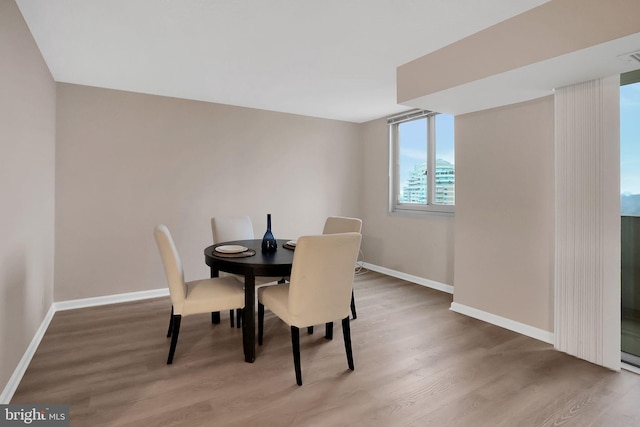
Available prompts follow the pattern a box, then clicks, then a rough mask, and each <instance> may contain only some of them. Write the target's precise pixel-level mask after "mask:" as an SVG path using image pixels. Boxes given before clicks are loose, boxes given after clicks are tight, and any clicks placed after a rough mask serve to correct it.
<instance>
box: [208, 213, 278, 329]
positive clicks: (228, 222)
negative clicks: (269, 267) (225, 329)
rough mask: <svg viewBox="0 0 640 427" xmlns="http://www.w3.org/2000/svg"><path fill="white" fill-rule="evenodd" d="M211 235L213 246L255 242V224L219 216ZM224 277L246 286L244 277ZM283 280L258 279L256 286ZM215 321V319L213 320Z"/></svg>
mask: <svg viewBox="0 0 640 427" xmlns="http://www.w3.org/2000/svg"><path fill="white" fill-rule="evenodd" d="M211 234H212V236H213V244H217V243H223V242H231V241H234V240H253V239H254V238H255V237H254V234H253V224H252V222H251V218H250V217H249V216H247V215H241V216H217V217H213V218H211ZM220 274H221V275H223V276H232V277H234V278H236V279H237V280H238V281H240V282H241V283H242V284H244V276H242V275H238V274H231V273H224V272H223V273H220ZM279 279H281V278H275V277H256V286H262V285H266V284H269V283H272V282H276V281H278V280H279ZM237 318H238V321H237V325H238V328H239V327H241V326H242V310H239V311H237ZM212 319H213V318H212ZM229 319H230V322H231V327H232V328H233V324H234V321H233V311H231V312H230V313H229Z"/></svg>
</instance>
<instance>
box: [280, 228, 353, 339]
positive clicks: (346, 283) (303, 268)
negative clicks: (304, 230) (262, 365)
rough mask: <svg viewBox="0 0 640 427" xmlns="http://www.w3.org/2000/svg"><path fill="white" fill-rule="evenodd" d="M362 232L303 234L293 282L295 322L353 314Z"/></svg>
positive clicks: (322, 320)
mask: <svg viewBox="0 0 640 427" xmlns="http://www.w3.org/2000/svg"><path fill="white" fill-rule="evenodd" d="M361 239H362V235H361V234H360V233H342V234H327V235H320V236H302V237H300V238H298V243H297V245H296V251H295V253H294V256H293V267H292V270H291V280H290V284H289V313H290V315H291V320H292V325H293V326H298V327H305V326H311V325H318V324H321V323H327V322H332V321H334V320H338V319H344V318H345V317H347V316H349V313H350V310H351V308H350V303H351V290H352V286H353V276H354V272H355V265H356V261H357V258H358V251H359V249H360V240H361Z"/></svg>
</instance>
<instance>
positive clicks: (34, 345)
mask: <svg viewBox="0 0 640 427" xmlns="http://www.w3.org/2000/svg"><path fill="white" fill-rule="evenodd" d="M168 295H169V288H164V289H153V290H150V291H140V292H129V293H126V294H115V295H105V296H102V297H94V298H82V299H76V300H69V301H61V302H54V303H53V304H51V307H49V311H48V312H47V314H46V315H45V317H44V319H43V320H42V323H40V327H39V328H38V330H37V331H36V333H35V335H34V337H33V339H32V340H31V343H30V344H29V347H27V350H26V351H25V352H24V355H23V356H22V359H20V362H19V363H18V366H17V367H16V369H15V370H14V371H13V375H11V378H9V381H8V382H7V385H6V386H5V387H4V390H2V394H0V404H2V405H4V404H8V403H9V402H10V401H11V398H12V397H13V394H14V393H15V392H16V389H17V388H18V385H19V384H20V381H22V377H23V376H24V373H25V372H26V371H27V368H28V367H29V363H31V359H32V358H33V355H34V354H35V353H36V350H37V349H38V346H39V345H40V341H41V340H42V337H44V334H45V332H46V331H47V328H48V327H49V324H50V323H51V319H53V315H54V314H55V313H56V312H58V311H63V310H73V309H76V308H85V307H96V306H99V305H107V304H117V303H121V302H128V301H138V300H143V299H149V298H158V297H164V296H168Z"/></svg>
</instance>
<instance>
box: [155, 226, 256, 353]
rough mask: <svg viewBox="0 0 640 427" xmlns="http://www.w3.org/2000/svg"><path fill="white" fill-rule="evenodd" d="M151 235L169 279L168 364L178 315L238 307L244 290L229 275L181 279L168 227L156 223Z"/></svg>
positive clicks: (176, 341) (177, 332)
mask: <svg viewBox="0 0 640 427" xmlns="http://www.w3.org/2000/svg"><path fill="white" fill-rule="evenodd" d="M154 235H155V238H156V243H157V244H158V249H159V250H160V256H161V258H162V264H163V266H164V272H165V274H166V276H167V281H168V282H169V295H170V296H171V305H172V306H171V318H170V320H169V330H168V332H167V337H171V348H170V349H169V357H168V358H167V364H168V365H169V364H171V363H172V362H173V355H174V353H175V351H176V344H177V343H178V334H179V332H180V322H181V320H182V317H183V316H189V315H191V314H199V313H209V312H214V311H220V310H234V309H237V308H242V307H244V290H243V289H242V287H241V286H238V283H237V281H236V280H235V279H234V278H232V277H216V278H213V279H204V280H195V281H191V282H185V281H184V270H183V268H182V262H181V261H180V256H179V255H178V250H177V249H176V245H175V243H174V242H173V238H172V237H171V233H170V232H169V229H168V228H167V227H166V226H165V225H162V224H161V225H158V226H157V227H156V228H155V230H154Z"/></svg>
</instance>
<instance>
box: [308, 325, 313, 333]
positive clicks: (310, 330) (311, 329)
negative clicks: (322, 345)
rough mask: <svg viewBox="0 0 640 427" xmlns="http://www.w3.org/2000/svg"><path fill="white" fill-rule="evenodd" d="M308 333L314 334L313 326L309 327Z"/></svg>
mask: <svg viewBox="0 0 640 427" xmlns="http://www.w3.org/2000/svg"><path fill="white" fill-rule="evenodd" d="M307 333H308V334H312V333H313V326H309V327H307Z"/></svg>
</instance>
